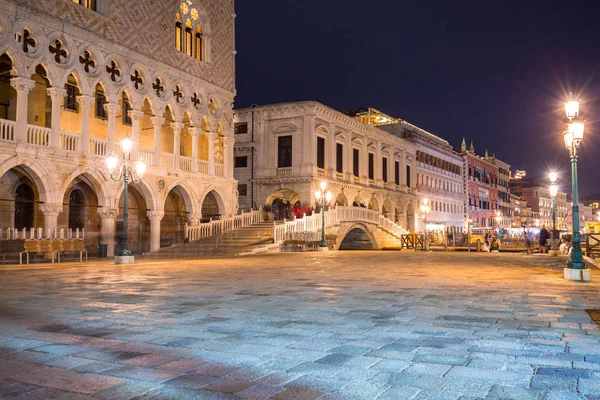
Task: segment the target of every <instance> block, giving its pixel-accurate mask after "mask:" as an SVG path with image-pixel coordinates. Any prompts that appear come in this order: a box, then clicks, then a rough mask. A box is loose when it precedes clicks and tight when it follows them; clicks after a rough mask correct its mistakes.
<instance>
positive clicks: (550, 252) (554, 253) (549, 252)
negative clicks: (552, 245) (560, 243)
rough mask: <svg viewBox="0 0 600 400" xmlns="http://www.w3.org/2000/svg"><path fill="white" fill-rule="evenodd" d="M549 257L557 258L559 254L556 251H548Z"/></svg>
mask: <svg viewBox="0 0 600 400" xmlns="http://www.w3.org/2000/svg"><path fill="white" fill-rule="evenodd" d="M548 255H549V256H557V255H558V252H557V251H556V250H548Z"/></svg>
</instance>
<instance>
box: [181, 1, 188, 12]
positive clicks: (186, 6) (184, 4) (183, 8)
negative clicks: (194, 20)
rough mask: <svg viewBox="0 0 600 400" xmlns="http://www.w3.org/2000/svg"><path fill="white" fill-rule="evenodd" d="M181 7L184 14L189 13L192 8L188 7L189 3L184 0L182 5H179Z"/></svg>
mask: <svg viewBox="0 0 600 400" xmlns="http://www.w3.org/2000/svg"><path fill="white" fill-rule="evenodd" d="M179 8H181V12H182V13H183V14H187V13H188V12H189V11H190V8H189V7H188V5H187V3H186V2H185V1H184V2H182V3H181V5H180V6H179Z"/></svg>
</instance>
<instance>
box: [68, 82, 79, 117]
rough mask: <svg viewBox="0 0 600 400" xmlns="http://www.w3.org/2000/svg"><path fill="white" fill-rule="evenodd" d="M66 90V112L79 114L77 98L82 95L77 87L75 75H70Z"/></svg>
mask: <svg viewBox="0 0 600 400" xmlns="http://www.w3.org/2000/svg"><path fill="white" fill-rule="evenodd" d="M65 89H66V90H67V94H66V96H65V110H69V111H73V112H78V107H77V104H78V103H77V96H79V95H80V92H79V87H77V80H76V79H75V77H74V76H73V74H71V75H69V77H68V78H67V83H65Z"/></svg>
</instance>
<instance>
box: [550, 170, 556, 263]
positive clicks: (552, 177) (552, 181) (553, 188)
mask: <svg viewBox="0 0 600 400" xmlns="http://www.w3.org/2000/svg"><path fill="white" fill-rule="evenodd" d="M557 179H558V174H557V173H556V172H550V197H552V248H551V249H550V251H549V252H548V254H549V255H551V256H556V255H558V251H557V250H558V249H557V245H558V231H557V230H556V195H557V194H558V185H557V184H556V180H557Z"/></svg>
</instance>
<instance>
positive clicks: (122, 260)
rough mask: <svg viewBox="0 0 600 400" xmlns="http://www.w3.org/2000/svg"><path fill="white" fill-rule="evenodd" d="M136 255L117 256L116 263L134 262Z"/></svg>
mask: <svg viewBox="0 0 600 400" xmlns="http://www.w3.org/2000/svg"><path fill="white" fill-rule="evenodd" d="M133 262H134V257H133V256H116V257H115V264H133Z"/></svg>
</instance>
